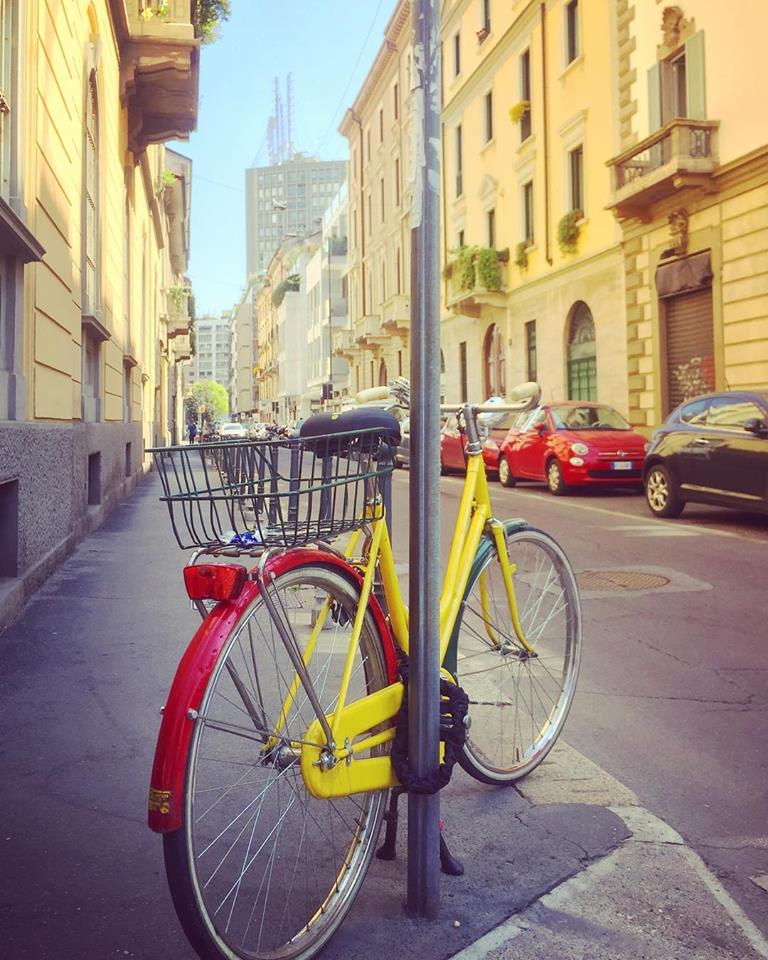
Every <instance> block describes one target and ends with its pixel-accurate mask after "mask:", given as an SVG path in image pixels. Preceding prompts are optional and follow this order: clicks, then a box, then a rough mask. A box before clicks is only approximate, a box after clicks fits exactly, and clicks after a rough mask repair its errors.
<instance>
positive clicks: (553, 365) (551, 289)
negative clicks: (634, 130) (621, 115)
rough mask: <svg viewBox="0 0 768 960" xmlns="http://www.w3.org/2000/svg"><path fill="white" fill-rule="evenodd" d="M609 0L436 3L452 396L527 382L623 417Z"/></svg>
mask: <svg viewBox="0 0 768 960" xmlns="http://www.w3.org/2000/svg"><path fill="white" fill-rule="evenodd" d="M612 7H613V4H612V3H611V2H610V0H591V2H589V3H583V2H582V3H578V2H576V0H548V2H547V3H539V2H529V0H517V2H513V3H502V2H500V0H484V2H483V0H446V2H445V3H444V5H443V15H442V23H441V41H442V55H443V57H442V67H443V69H442V76H443V104H444V106H443V113H442V121H443V184H442V188H443V189H442V194H443V250H442V257H443V263H444V264H445V268H444V271H443V276H444V311H443V321H442V347H443V355H444V361H445V368H446V377H445V380H446V394H447V398H448V399H449V400H450V401H463V400H482V399H483V398H485V397H487V396H490V395H492V394H504V393H506V392H507V391H508V390H509V389H510V388H511V387H513V386H514V385H515V384H516V383H518V382H521V381H524V380H528V379H535V380H538V381H539V382H540V383H541V385H542V390H543V395H544V397H545V398H547V399H565V398H573V399H598V398H599V399H600V400H602V401H604V402H606V403H610V404H612V405H614V406H616V407H617V408H618V409H619V410H621V411H622V412H624V413H625V414H626V412H627V371H626V333H625V324H624V317H623V311H622V304H623V300H624V275H623V256H622V251H621V246H620V240H621V233H620V230H619V228H618V227H617V224H616V222H615V219H614V217H613V216H612V214H611V213H610V212H609V211H608V210H606V209H605V204H606V199H607V197H608V194H609V192H610V173H609V170H608V168H607V167H606V165H605V161H606V159H607V158H608V157H609V156H611V155H612V152H613V150H614V149H615V147H616V143H617V139H616V138H617V131H616V125H615V124H614V123H613V118H614V117H615V116H617V114H618V102H617V94H616V90H615V88H614V85H612V83H611V76H612V34H613V30H614V21H615V12H614V10H613V9H612Z"/></svg>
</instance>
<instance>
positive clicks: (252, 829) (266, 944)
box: [163, 562, 387, 960]
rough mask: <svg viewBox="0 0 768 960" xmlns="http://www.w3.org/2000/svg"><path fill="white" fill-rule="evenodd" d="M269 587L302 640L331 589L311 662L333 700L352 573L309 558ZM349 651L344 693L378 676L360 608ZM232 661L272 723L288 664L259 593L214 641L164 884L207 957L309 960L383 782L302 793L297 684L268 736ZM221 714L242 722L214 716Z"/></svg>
mask: <svg viewBox="0 0 768 960" xmlns="http://www.w3.org/2000/svg"><path fill="white" fill-rule="evenodd" d="M269 589H270V596H271V597H272V598H274V599H275V600H276V601H277V599H278V598H279V599H280V601H281V603H282V604H283V609H284V610H286V611H287V613H286V616H287V617H288V618H289V619H291V622H292V624H293V627H294V633H295V634H296V636H297V639H298V640H299V642H300V644H301V642H302V640H303V639H306V637H307V636H308V635H309V632H310V629H311V626H312V625H313V624H314V622H316V618H317V615H318V612H319V610H320V609H321V607H322V600H323V599H325V598H326V597H330V598H331V600H332V604H333V606H332V608H331V610H332V611H333V612H332V613H329V614H328V617H327V619H326V623H325V626H324V628H323V629H322V630H321V631H320V633H319V635H318V642H317V646H316V648H315V653H314V655H313V656H312V658H311V660H310V662H309V666H308V669H309V672H310V675H311V677H312V679H313V681H314V685H315V690H316V692H317V693H318V696H319V697H320V700H321V703H322V705H323V709H324V710H325V712H326V713H330V712H331V711H332V709H333V702H334V699H335V697H332V693H335V692H336V691H337V690H338V683H337V682H336V681H337V680H338V677H339V676H340V669H341V666H342V665H343V661H344V657H345V655H346V651H347V647H348V643H347V641H348V640H349V635H350V633H351V629H352V620H353V616H354V612H355V610H356V609H357V605H358V598H359V586H358V585H357V584H356V583H354V581H352V580H350V579H348V578H347V577H345V576H344V575H343V572H340V571H339V570H338V568H336V567H332V566H330V565H324V564H323V563H322V562H312V563H304V564H302V565H299V566H297V567H295V568H292V569H290V570H287V571H285V572H283V573H282V574H280V575H279V576H278V577H277V578H276V579H275V580H274V581H273V583H272V584H271V585H270V588H269ZM273 591H274V592H273ZM329 623H330V627H329V626H328V624H329ZM302 628H304V629H302ZM307 628H309V629H307ZM302 634H303V636H302ZM302 649H303V646H302ZM356 656H357V661H356V663H355V667H354V670H353V676H352V681H351V683H350V689H349V695H348V699H347V702H350V701H351V700H353V699H354V698H355V697H356V696H360V695H363V694H365V693H366V692H372V691H374V690H377V689H380V688H381V687H383V686H386V684H387V677H386V669H385V658H384V652H383V644H382V639H381V636H380V634H379V632H378V628H377V626H376V623H375V620H374V618H373V617H372V616H371V614H370V613H368V614H367V616H366V619H365V621H364V627H363V631H362V635H361V638H360V646H359V649H358V654H357V655H356ZM232 669H234V671H235V673H236V674H237V676H238V677H239V680H240V686H241V687H242V686H244V687H245V689H246V691H247V693H248V695H249V696H250V697H251V704H250V707H251V708H252V709H255V710H256V716H257V717H262V718H264V719H265V720H266V724H265V726H264V727H262V731H263V729H269V730H272V731H274V730H276V729H277V722H276V720H275V718H276V717H279V716H280V713H281V710H282V704H283V703H284V698H285V692H286V690H287V687H288V685H289V683H290V681H291V678H292V677H293V676H294V675H295V671H294V669H293V667H292V665H291V664H290V661H289V660H288V656H287V653H286V651H285V649H284V647H283V644H282V642H281V641H280V639H279V636H278V634H277V631H276V630H275V628H274V625H273V624H272V621H271V620H269V616H268V613H267V611H266V608H265V605H264V601H263V599H262V597H261V596H258V597H257V598H256V599H255V600H254V601H253V602H252V603H251V604H250V606H249V607H248V608H247V610H246V611H245V612H244V614H243V616H242V617H241V618H240V620H239V621H238V623H237V624H236V625H235V627H234V628H233V630H232V634H231V636H230V638H228V640H227V641H226V643H225V644H224V646H223V647H222V650H221V653H220V654H219V657H218V659H217V661H216V665H215V666H214V668H213V670H212V672H211V675H210V679H209V682H208V686H207V688H206V691H205V693H204V695H203V697H202V700H201V702H200V707H199V711H198V714H199V716H198V718H197V720H196V723H195V731H194V734H193V737H192V742H191V744H190V750H189V756H188V760H187V770H186V778H185V795H184V809H183V813H182V826H181V828H180V829H179V830H176V831H174V832H173V833H169V834H166V835H165V836H164V848H163V849H164V857H165V865H166V873H167V877H168V884H169V887H170V890H171V896H172V899H173V903H174V906H175V908H176V912H177V914H178V917H179V920H180V921H181V925H182V927H183V928H184V932H185V933H186V935H187V938H188V939H189V941H190V943H191V944H192V946H193V947H194V948H195V950H196V951H197V953H198V955H199V956H200V957H201V958H203V960H246V958H247V960H278V958H279V960H307V958H309V957H312V956H314V955H315V954H316V953H317V951H318V950H320V949H321V948H322V946H323V945H324V944H325V943H327V941H328V940H329V938H330V937H331V936H332V935H333V933H334V932H335V931H336V930H337V928H338V926H339V924H340V923H341V922H342V920H343V919H344V917H345V916H346V914H347V913H348V911H349V909H350V907H351V906H352V903H353V901H354V898H355V896H356V895H357V892H358V890H359V888H360V885H361V883H362V881H363V879H364V877H365V874H366V872H367V869H368V866H369V863H370V860H371V857H372V855H373V852H374V849H375V845H376V840H377V836H378V833H379V828H380V826H381V821H382V817H383V813H384V805H385V794H386V791H378V792H376V793H370V794H359V795H357V796H355V797H344V798H341V799H334V800H316V799H314V798H313V797H311V796H310V795H309V793H308V792H307V791H306V788H305V787H304V782H303V779H302V776H301V770H300V766H299V763H298V761H297V759H296V754H298V752H299V750H298V748H297V746H296V740H298V739H301V738H302V737H303V736H304V734H305V731H306V729H307V727H308V726H309V723H310V722H311V721H312V720H314V719H315V715H314V711H313V710H312V708H311V707H310V706H309V704H308V701H307V697H306V694H305V693H304V691H303V688H300V689H299V694H298V695H297V696H296V698H295V700H294V703H293V705H292V707H291V708H290V710H289V711H287V713H288V716H287V718H286V722H285V725H284V733H283V736H282V739H281V740H280V742H279V743H276V744H275V746H274V747H272V748H268V747H267V746H265V744H264V743H263V742H262V740H263V732H261V733H260V732H259V731H258V728H257V724H256V721H251V720H250V717H249V710H248V707H249V705H248V704H247V703H246V700H245V699H244V697H243V695H242V694H241V693H239V690H238V685H237V682H236V681H235V679H234V676H233V673H232ZM270 683H271V687H272V688H270ZM251 715H252V714H251ZM235 721H236V723H235ZM217 723H218V724H230V725H232V724H233V723H235V725H236V726H237V727H238V728H239V729H238V731H237V732H232V731H231V730H229V731H228V730H222V729H221V726H218V727H217V726H215V724H217ZM244 725H245V726H244ZM251 728H252V729H251ZM246 734H248V735H246ZM259 737H261V738H262V740H260V739H259ZM289 738H290V739H291V740H293V744H294V745H293V747H291V746H290V745H289V744H288V741H289ZM382 750H383V748H381V747H380V748H378V751H379V752H381V751H382ZM375 752H376V751H375V750H372V751H371V754H373V753H375ZM278 848H279V849H278ZM212 851H213V852H212Z"/></svg>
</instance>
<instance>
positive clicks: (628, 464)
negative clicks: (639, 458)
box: [611, 460, 632, 470]
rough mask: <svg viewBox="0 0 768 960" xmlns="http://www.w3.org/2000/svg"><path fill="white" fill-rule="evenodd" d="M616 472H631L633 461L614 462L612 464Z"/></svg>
mask: <svg viewBox="0 0 768 960" xmlns="http://www.w3.org/2000/svg"><path fill="white" fill-rule="evenodd" d="M611 466H612V467H613V469H614V470H631V469H632V461H631V460H614V461H613V463H612V464H611Z"/></svg>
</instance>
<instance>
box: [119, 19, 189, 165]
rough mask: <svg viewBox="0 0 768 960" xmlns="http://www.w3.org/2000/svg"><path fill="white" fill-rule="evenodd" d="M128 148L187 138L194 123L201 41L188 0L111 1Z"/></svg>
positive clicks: (135, 149)
mask: <svg viewBox="0 0 768 960" xmlns="http://www.w3.org/2000/svg"><path fill="white" fill-rule="evenodd" d="M110 7H111V10H112V15H113V19H114V22H115V28H116V32H117V35H118V42H119V45H120V96H121V100H122V102H123V103H124V104H125V105H126V106H127V108H128V146H129V148H130V149H131V151H132V152H133V153H134V154H137V155H138V154H141V153H142V152H143V151H144V150H145V148H146V147H147V145H148V144H150V143H164V142H165V141H166V140H173V139H182V140H186V139H187V137H188V136H189V134H190V133H191V132H192V131H193V130H194V129H195V127H196V126H197V108H198V86H199V55H200V49H199V48H200V41H199V40H198V39H197V38H196V37H195V28H194V26H193V23H192V16H191V4H190V2H189V0H165V3H164V4H162V3H161V2H160V0H110Z"/></svg>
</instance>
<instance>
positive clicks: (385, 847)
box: [376, 787, 464, 877]
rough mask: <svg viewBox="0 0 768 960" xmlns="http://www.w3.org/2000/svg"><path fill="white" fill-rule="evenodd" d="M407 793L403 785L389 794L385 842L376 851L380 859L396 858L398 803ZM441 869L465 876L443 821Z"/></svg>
mask: <svg viewBox="0 0 768 960" xmlns="http://www.w3.org/2000/svg"><path fill="white" fill-rule="evenodd" d="M403 793H405V790H403V789H402V788H401V787H393V788H392V790H391V791H390V794H389V809H388V810H387V812H386V813H385V814H384V819H385V820H386V821H387V829H386V832H385V834H384V843H382V845H381V846H380V847H379V849H378V850H377V851H376V856H377V858H378V859H379V860H394V859H395V857H396V856H397V850H396V848H397V824H398V820H399V815H398V812H397V805H398V802H399V800H400V797H401V795H402V794H403ZM440 869H441V870H442V872H443V873H445V874H447V875H448V876H450V877H462V876H464V865H463V864H462V862H461V861H460V860H458V859H457V858H456V857H454V855H453V854H452V853H451V851H450V850H449V849H448V844H447V843H446V842H445V836H444V834H443V821H442V820H441V821H440Z"/></svg>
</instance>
